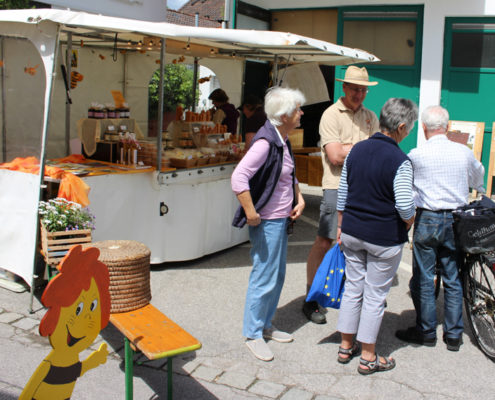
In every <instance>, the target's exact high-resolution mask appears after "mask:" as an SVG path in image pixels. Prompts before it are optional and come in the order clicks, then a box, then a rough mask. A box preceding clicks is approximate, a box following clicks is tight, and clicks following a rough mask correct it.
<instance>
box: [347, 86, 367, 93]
mask: <svg viewBox="0 0 495 400" xmlns="http://www.w3.org/2000/svg"><path fill="white" fill-rule="evenodd" d="M347 87H348V88H349V90H352V91H353V92H354V93H363V94H366V93H368V92H369V89H368V88H366V87H356V86H349V85H347Z"/></svg>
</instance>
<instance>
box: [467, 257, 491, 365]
mask: <svg viewBox="0 0 495 400" xmlns="http://www.w3.org/2000/svg"><path fill="white" fill-rule="evenodd" d="M461 268H462V282H463V292H464V307H465V309H466V315H467V317H468V318H467V319H468V322H469V326H470V328H471V331H472V332H473V336H474V338H475V340H476V343H477V344H478V347H479V348H480V349H481V351H482V352H483V353H484V354H485V355H486V356H487V357H488V358H490V359H491V360H492V361H495V253H494V252H490V253H480V254H470V253H467V254H466V255H465V258H464V263H463V265H462V267H461Z"/></svg>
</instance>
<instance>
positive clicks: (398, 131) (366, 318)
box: [337, 98, 418, 375]
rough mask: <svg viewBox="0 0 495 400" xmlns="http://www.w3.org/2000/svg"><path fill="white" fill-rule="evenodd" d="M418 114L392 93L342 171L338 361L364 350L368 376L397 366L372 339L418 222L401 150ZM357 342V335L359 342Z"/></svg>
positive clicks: (409, 169) (364, 370)
mask: <svg viewBox="0 0 495 400" xmlns="http://www.w3.org/2000/svg"><path fill="white" fill-rule="evenodd" d="M417 118H418V108H417V106H416V104H414V103H413V102H412V101H410V100H407V99H397V98H392V99H389V100H388V101H387V102H386V103H385V105H384V106H383V108H382V111H381V114H380V131H381V132H377V133H375V134H374V135H373V136H371V137H370V138H369V139H367V140H364V141H362V142H359V143H357V144H355V145H354V147H353V148H352V150H351V151H350V153H349V154H348V156H347V158H346V160H345V162H344V166H343V169H342V175H341V178H340V186H339V190H338V201H337V210H338V213H339V219H338V230H337V239H338V240H339V243H341V244H342V246H343V251H344V255H345V259H346V282H345V291H344V296H343V298H342V305H341V307H340V312H339V319H338V324H337V330H338V331H339V332H340V333H341V337H342V340H341V345H340V347H339V352H338V358H337V360H338V362H340V363H342V364H346V363H348V362H349V361H350V360H351V358H352V357H354V356H356V355H358V354H359V352H360V351H361V349H360V347H359V345H358V343H357V342H359V343H361V346H362V354H361V358H360V362H359V367H358V372H359V373H360V374H363V375H369V374H372V373H374V372H378V371H387V370H390V369H392V368H394V367H395V360H394V359H393V358H385V357H380V356H378V354H377V353H376V352H375V343H376V338H377V335H378V331H379V330H380V325H381V322H382V318H383V313H384V308H385V299H386V296H387V294H388V292H389V290H390V286H391V285H392V279H393V277H394V275H395V273H396V272H397V268H398V267H399V263H400V260H401V257H402V248H403V246H404V243H405V242H407V241H408V236H407V231H408V230H409V228H410V227H411V225H412V223H413V221H414V212H415V209H414V201H413V195H412V178H413V175H412V165H411V161H410V160H409V159H408V158H407V156H406V154H404V152H403V151H402V150H401V149H400V148H399V146H398V143H400V142H401V141H402V140H403V139H404V138H405V137H406V136H407V135H408V134H409V132H410V131H411V129H412V128H413V126H414V122H415V121H416V120H417ZM355 340H356V341H355Z"/></svg>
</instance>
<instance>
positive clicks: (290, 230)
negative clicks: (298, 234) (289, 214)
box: [287, 218, 296, 235]
mask: <svg viewBox="0 0 495 400" xmlns="http://www.w3.org/2000/svg"><path fill="white" fill-rule="evenodd" d="M295 223H296V220H295V219H291V218H289V219H288V220H287V235H292V234H293V233H294V224H295Z"/></svg>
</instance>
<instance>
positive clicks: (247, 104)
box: [239, 94, 266, 150]
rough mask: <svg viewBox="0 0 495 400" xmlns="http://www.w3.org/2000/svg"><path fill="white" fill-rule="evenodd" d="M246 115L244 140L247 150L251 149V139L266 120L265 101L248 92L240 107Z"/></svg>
mask: <svg viewBox="0 0 495 400" xmlns="http://www.w3.org/2000/svg"><path fill="white" fill-rule="evenodd" d="M239 110H241V111H242V113H243V114H244V116H245V117H246V123H245V125H244V131H245V132H246V133H245V135H244V142H245V143H246V147H245V148H246V150H247V149H249V146H250V144H251V140H253V137H254V135H256V132H258V129H260V128H261V127H262V126H263V125H265V122H266V113H265V110H264V109H263V101H262V100H261V99H260V98H259V97H258V96H255V95H253V94H248V95H246V97H245V98H244V101H243V103H242V105H241V106H240V107H239Z"/></svg>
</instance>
